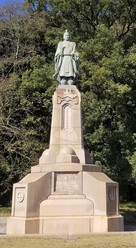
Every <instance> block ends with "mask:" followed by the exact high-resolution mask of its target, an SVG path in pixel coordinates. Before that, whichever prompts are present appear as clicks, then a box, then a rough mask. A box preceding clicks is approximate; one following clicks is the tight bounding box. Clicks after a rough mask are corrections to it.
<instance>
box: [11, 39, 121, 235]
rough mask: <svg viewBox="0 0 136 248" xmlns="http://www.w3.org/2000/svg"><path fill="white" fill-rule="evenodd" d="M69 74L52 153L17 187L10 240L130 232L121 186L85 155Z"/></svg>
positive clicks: (57, 101)
mask: <svg viewBox="0 0 136 248" xmlns="http://www.w3.org/2000/svg"><path fill="white" fill-rule="evenodd" d="M64 44H65V46H66V44H67V43H66V42H65V43H64ZM74 44H75V43H74ZM74 44H72V45H71V44H69V43H68V47H70V49H73V47H74V49H75V45H74ZM60 46H62V44H59V47H60ZM71 47H72V48H71ZM64 48H65V47H64ZM59 49H60V48H59ZM62 50H63V53H65V49H62ZM66 52H67V53H68V49H67V51H66ZM67 53H66V56H68V55H67ZM57 54H58V53H57ZM61 59H63V58H61ZM57 61H58V60H57ZM68 61H69V60H68ZM62 62H63V61H61V63H60V64H61V65H62ZM64 62H67V58H66V61H64ZM57 63H59V62H57ZM73 66H74V65H73ZM64 68H65V67H64V66H63V70H61V73H60V75H59V76H60V85H59V86H58V87H57V89H56V91H55V92H54V95H53V111H52V123H51V134H50V144H49V149H47V150H45V151H44V152H43V154H42V156H41V157H40V159H39V164H38V165H36V166H33V167H32V168H31V173H30V174H28V175H27V176H26V177H24V178H23V179H22V180H21V181H20V182H18V183H16V184H14V186H13V197H12V216H11V217H10V218H9V219H8V223H7V234H29V233H31V234H32V233H33V234H34V233H37V234H46V235H50V234H52V235H61V234H70V233H72V234H89V233H93V232H109V231H123V229H124V225H123V217H122V216H121V215H120V214H119V206H118V205H119V202H118V198H119V192H118V183H116V182H114V181H112V180H111V179H110V178H109V177H107V176H106V175H105V174H104V173H103V172H102V171H101V167H100V166H97V165H95V164H93V159H92V158H91V157H90V155H89V152H88V151H86V150H85V149H84V144H83V134H82V115H81V96H80V92H79V91H78V89H77V87H76V86H75V85H73V84H72V83H73V80H74V73H73V74H72V75H71V74H70V75H68V77H66V76H64V77H63V76H62V74H63V73H62V71H64ZM70 68H71V67H70ZM59 70H60V65H59ZM70 70H71V69H70ZM67 71H68V69H67V70H66V72H65V71H64V74H65V73H67ZM70 73H71V71H70Z"/></svg>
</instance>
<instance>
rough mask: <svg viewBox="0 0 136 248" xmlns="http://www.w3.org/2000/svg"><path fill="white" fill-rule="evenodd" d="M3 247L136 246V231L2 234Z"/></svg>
mask: <svg viewBox="0 0 136 248" xmlns="http://www.w3.org/2000/svg"><path fill="white" fill-rule="evenodd" d="M0 247H2V248H12V247H13V248H24V247H25V248H41V247H42V248H47V247H48V248H121V247H122V248H136V233H129V234H128V233H127V234H123V233H120V234H117V233H114V234H101V235H95V234H93V235H86V236H80V237H74V236H71V237H66V238H52V237H45V236H29V237H28V236H27V237H10V236H0Z"/></svg>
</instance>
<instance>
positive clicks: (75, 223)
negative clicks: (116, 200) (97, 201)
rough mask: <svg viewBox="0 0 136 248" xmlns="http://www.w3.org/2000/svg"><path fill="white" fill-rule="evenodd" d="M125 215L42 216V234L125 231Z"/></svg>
mask: <svg viewBox="0 0 136 248" xmlns="http://www.w3.org/2000/svg"><path fill="white" fill-rule="evenodd" d="M123 226H124V224H123V217H122V216H114V217H106V216H74V217H73V216H71V217H66V216H63V217H42V218H41V219H40V234H46V235H68V234H74V235H75V234H90V233H106V232H114V231H124V228H123Z"/></svg>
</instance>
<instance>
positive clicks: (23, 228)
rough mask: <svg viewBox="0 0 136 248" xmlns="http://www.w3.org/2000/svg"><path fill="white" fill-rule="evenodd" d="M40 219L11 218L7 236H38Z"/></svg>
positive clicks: (8, 223)
mask: <svg viewBox="0 0 136 248" xmlns="http://www.w3.org/2000/svg"><path fill="white" fill-rule="evenodd" d="M39 222H40V221H39V218H17V217H9V218H8V220H7V234H12V235H13V234H14V235H15V234H17V235H22V234H38V233H39Z"/></svg>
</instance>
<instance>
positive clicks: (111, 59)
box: [0, 0, 136, 204]
mask: <svg viewBox="0 0 136 248" xmlns="http://www.w3.org/2000/svg"><path fill="white" fill-rule="evenodd" d="M0 16H1V17H0V55H1V64H0V73H1V77H0V80H1V81H0V204H6V203H8V202H9V201H10V199H11V188H12V184H13V183H14V182H17V181H18V180H20V179H21V178H22V177H23V176H24V175H25V174H27V173H28V171H29V170H30V167H31V166H32V165H34V164H36V163H38V158H39V156H40V155H41V153H42V151H43V150H44V149H45V148H47V147H48V143H49V133H50V122H51V110H52V102H51V97H52V94H53V91H54V89H55V87H56V82H55V80H54V78H53V73H54V68H53V67H54V62H53V59H54V53H55V49H56V45H57V43H58V41H59V40H61V39H62V35H63V32H64V30H65V29H66V28H67V29H68V30H69V32H70V34H71V36H72V40H73V41H75V42H76V43H77V47H78V51H79V54H80V77H79V79H78V85H77V86H78V88H79V90H80V91H81V92H82V112H83V129H84V140H85V147H86V148H87V149H88V150H89V151H90V153H91V155H92V156H93V157H94V160H95V161H96V163H97V164H100V165H101V166H102V168H103V170H104V172H106V173H107V174H108V175H109V176H110V177H111V178H112V179H113V180H116V181H118V182H119V183H120V196H121V199H122V200H135V197H136V196H135V190H136V97H135V96H136V82H135V78H136V22H135V21H136V20H135V18H136V2H135V0H118V1H115V0H109V1H107V0H97V1H96V0H72V1H66V0H48V1H46V0H26V1H25V3H24V4H20V3H18V2H13V1H11V2H10V3H9V4H8V5H6V6H4V7H1V9H0Z"/></svg>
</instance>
